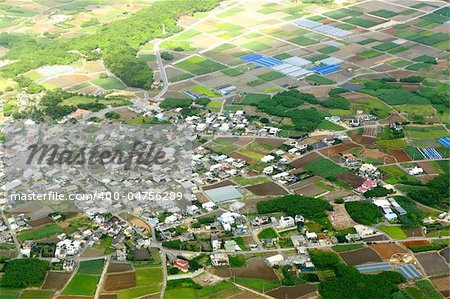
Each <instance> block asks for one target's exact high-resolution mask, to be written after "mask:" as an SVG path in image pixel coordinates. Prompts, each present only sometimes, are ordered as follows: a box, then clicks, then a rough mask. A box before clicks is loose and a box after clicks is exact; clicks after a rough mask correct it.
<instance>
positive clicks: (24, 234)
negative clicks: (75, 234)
mask: <svg viewBox="0 0 450 299" xmlns="http://www.w3.org/2000/svg"><path fill="white" fill-rule="evenodd" d="M62 232H64V230H63V229H62V227H60V226H59V225H57V224H55V223H52V224H49V225H46V226H43V227H39V228H36V229H30V230H25V231H21V232H20V233H19V234H18V237H19V240H20V241H22V242H23V241H25V240H40V239H45V238H48V237H51V236H54V235H57V234H60V233H62Z"/></svg>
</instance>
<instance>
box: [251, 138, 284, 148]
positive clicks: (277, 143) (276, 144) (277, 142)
mask: <svg viewBox="0 0 450 299" xmlns="http://www.w3.org/2000/svg"><path fill="white" fill-rule="evenodd" d="M255 141H256V142H258V143H262V144H267V145H270V146H273V147H280V146H281V145H282V144H283V143H284V142H285V141H286V139H279V138H256V139H255Z"/></svg>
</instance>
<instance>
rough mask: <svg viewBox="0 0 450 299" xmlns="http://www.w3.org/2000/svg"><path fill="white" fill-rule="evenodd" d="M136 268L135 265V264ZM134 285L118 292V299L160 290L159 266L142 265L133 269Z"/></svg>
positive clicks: (160, 275)
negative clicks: (134, 274)
mask: <svg viewBox="0 0 450 299" xmlns="http://www.w3.org/2000/svg"><path fill="white" fill-rule="evenodd" d="M135 268H136V266H135ZM135 273H136V286H135V287H132V288H129V289H125V290H121V291H119V292H118V294H117V295H118V296H117V298H118V299H132V298H138V297H143V296H145V295H148V294H153V293H157V292H159V291H160V290H161V283H162V280H163V274H162V271H161V268H160V266H148V265H143V266H142V267H141V266H140V267H138V268H136V270H135Z"/></svg>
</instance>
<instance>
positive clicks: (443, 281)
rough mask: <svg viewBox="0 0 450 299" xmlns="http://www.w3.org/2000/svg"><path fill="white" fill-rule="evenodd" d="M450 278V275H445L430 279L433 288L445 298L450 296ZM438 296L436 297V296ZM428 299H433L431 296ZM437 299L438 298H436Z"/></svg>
mask: <svg viewBox="0 0 450 299" xmlns="http://www.w3.org/2000/svg"><path fill="white" fill-rule="evenodd" d="M449 280H450V276H449V275H443V276H438V277H433V278H431V279H430V281H431V283H432V284H433V286H434V287H435V288H436V289H437V290H438V291H439V292H440V293H441V294H442V295H443V296H444V297H447V298H448V296H449V295H450V285H449V283H448V282H449ZM434 296H436V295H434ZM427 298H433V297H431V296H428V297H427ZM436 298H438V297H437V296H436Z"/></svg>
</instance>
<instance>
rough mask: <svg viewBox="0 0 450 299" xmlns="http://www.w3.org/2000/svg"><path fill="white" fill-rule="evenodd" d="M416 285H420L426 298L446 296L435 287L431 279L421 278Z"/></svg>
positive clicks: (439, 298)
mask: <svg viewBox="0 0 450 299" xmlns="http://www.w3.org/2000/svg"><path fill="white" fill-rule="evenodd" d="M416 286H418V287H419V288H420V290H421V291H422V292H423V294H424V295H425V297H424V298H428V299H441V298H443V297H444V296H442V295H441V293H439V292H438V291H437V290H436V289H435V288H434V286H433V285H432V284H431V282H430V281H429V280H419V281H417V282H416Z"/></svg>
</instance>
